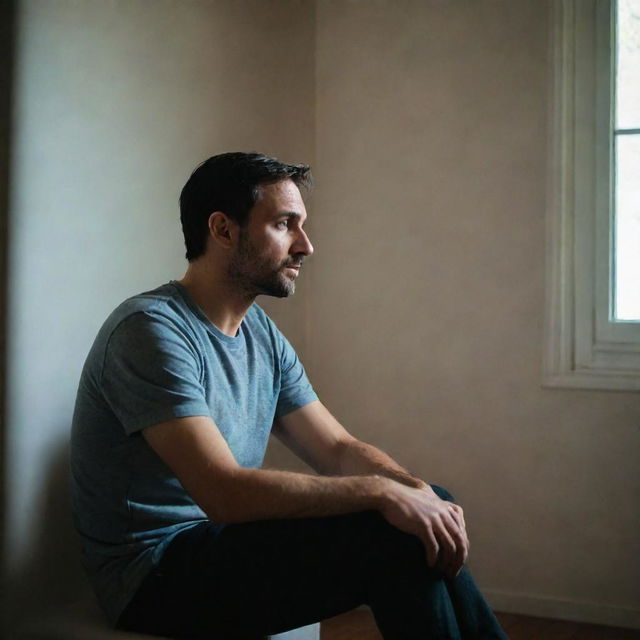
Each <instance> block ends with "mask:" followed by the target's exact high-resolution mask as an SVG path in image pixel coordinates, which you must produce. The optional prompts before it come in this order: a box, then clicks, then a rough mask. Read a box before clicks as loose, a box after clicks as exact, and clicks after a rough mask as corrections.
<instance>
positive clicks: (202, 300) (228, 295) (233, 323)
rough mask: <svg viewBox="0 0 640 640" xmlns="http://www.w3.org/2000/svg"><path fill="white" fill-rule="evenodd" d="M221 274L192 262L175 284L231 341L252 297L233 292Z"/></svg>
mask: <svg viewBox="0 0 640 640" xmlns="http://www.w3.org/2000/svg"><path fill="white" fill-rule="evenodd" d="M221 273H222V270H220V269H216V268H213V267H212V265H209V264H207V263H205V262H204V261H203V262H197V263H195V262H192V263H190V264H189V267H188V269H187V272H186V274H185V275H184V277H183V278H182V280H178V282H179V283H180V284H181V285H182V286H183V287H185V288H186V289H187V291H188V292H189V295H190V296H191V297H192V298H193V300H194V302H195V303H196V304H197V305H198V306H199V307H200V308H201V309H202V311H203V312H204V314H205V315H206V316H207V318H209V320H210V321H211V322H212V323H213V324H214V325H215V326H216V327H217V328H218V329H220V331H222V333H224V334H226V335H228V336H231V337H235V336H236V335H237V333H238V329H239V328H240V325H241V324H242V320H243V319H244V316H245V314H246V313H247V310H248V309H249V307H250V306H251V305H252V304H253V301H254V300H255V298H256V297H255V296H248V295H246V294H243V293H242V292H239V291H238V290H237V288H235V289H234V288H233V287H232V286H231V283H230V282H229V281H228V280H227V279H226V278H224V277H222V276H221Z"/></svg>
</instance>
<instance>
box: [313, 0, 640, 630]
mask: <svg viewBox="0 0 640 640" xmlns="http://www.w3.org/2000/svg"><path fill="white" fill-rule="evenodd" d="M317 6H318V9H317V48H316V69H317V85H316V91H317V101H316V110H317V120H316V156H317V165H316V176H317V187H316V194H315V202H316V207H315V211H314V216H315V220H314V221H313V223H312V224H313V227H312V232H313V236H312V240H313V241H314V242H315V245H316V256H315V257H314V259H313V274H312V276H313V282H312V284H311V290H312V292H313V295H312V297H311V298H310V303H309V304H310V307H309V314H310V315H309V322H310V323H311V335H312V336H313V340H312V341H311V342H310V348H311V353H310V354H309V356H310V360H309V369H310V372H311V374H312V375H313V379H314V382H315V384H316V386H317V388H318V391H319V392H320V394H321V396H322V398H323V399H324V400H325V401H326V403H327V404H328V405H329V406H330V407H331V408H332V409H333V410H334V411H335V413H336V414H337V416H338V417H339V418H340V419H341V420H342V421H343V422H344V424H346V425H348V426H349V427H350V428H352V430H353V431H354V432H355V433H356V434H357V435H359V436H361V437H363V438H365V439H369V440H371V441H373V442H374V443H376V444H378V445H380V446H381V447H383V448H384V449H386V450H387V451H388V452H390V453H392V454H393V455H394V456H396V457H397V458H398V459H399V460H400V461H402V462H403V463H404V464H405V465H407V466H408V467H409V468H410V469H412V470H414V471H415V472H416V473H418V474H420V475H421V476H423V477H425V478H427V479H429V480H431V481H435V482H437V483H442V484H444V485H445V486H447V487H448V488H449V489H450V490H451V491H452V492H453V493H454V494H455V495H456V496H457V497H458V498H459V500H460V501H461V502H462V503H463V504H464V505H465V507H466V513H467V518H468V522H469V529H470V532H471V536H472V545H473V549H472V559H471V565H472V567H473V569H474V570H475V572H476V574H477V577H478V579H479V582H480V583H481V585H482V586H483V587H484V588H485V590H487V592H488V593H489V595H490V597H491V600H492V602H494V603H495V604H496V605H498V606H500V607H501V608H503V609H505V608H511V609H514V610H520V611H524V612H527V611H528V612H530V613H542V614H546V615H560V616H563V617H572V616H574V617H582V618H583V619H592V620H595V621H600V622H606V621H611V622H616V623H620V624H623V623H626V624H635V625H637V626H639V627H640V561H639V558H640V536H638V531H639V530H640V474H639V473H638V469H639V467H640V455H639V454H640V450H639V449H640V440H639V435H640V433H639V427H640V399H639V398H638V395H637V394H630V393H612V392H593V391H584V392H582V391H565V390H549V389H542V388H541V358H542V350H543V343H542V335H543V311H544V260H545V243H544V240H545V226H544V225H545V179H546V171H547V161H548V160H547V159H548V148H547V143H546V126H547V121H546V110H547V95H548V88H549V82H550V77H549V70H548V61H547V55H548V53H547V29H548V23H547V20H548V17H549V16H548V11H547V10H548V5H547V3H544V2H539V1H538V0H517V1H514V0H500V1H496V0H491V1H490V0H474V1H473V2H462V1H453V2H438V1H435V0H434V1H430V2H425V1H424V0H415V1H407V0H398V1H395V2H364V1H361V2H345V1H342V0H324V1H322V2H319V3H318V5H317Z"/></svg>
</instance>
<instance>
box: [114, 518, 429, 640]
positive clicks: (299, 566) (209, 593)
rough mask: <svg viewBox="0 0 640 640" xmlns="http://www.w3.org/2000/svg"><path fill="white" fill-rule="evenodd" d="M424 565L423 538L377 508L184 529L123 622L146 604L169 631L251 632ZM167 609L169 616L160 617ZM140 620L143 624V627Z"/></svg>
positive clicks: (339, 608)
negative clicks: (398, 526) (401, 527)
mask: <svg viewBox="0 0 640 640" xmlns="http://www.w3.org/2000/svg"><path fill="white" fill-rule="evenodd" d="M417 566H424V567H426V564H425V562H424V549H423V548H422V543H421V542H420V541H419V540H418V539H417V538H415V537H414V536H410V535H408V534H404V533H402V532H401V531H399V530H398V529H396V528H395V527H392V526H391V525H389V524H388V523H387V522H386V521H385V520H384V519H383V518H382V516H380V514H378V513H377V512H373V511H365V512H361V513H353V514H347V515H342V516H331V517H325V518H306V519H288V520H287V519H284V520H265V521H258V522H250V523H242V524H232V525H226V526H224V527H223V528H222V529H219V528H217V527H216V526H215V525H211V524H209V523H203V524H202V525H198V526H196V527H194V528H192V529H190V530H188V531H186V532H183V533H182V534H180V535H179V536H178V537H177V538H176V539H175V540H174V542H173V543H172V544H171V545H170V547H169V548H168V550H167V552H166V553H165V556H164V557H163V560H162V562H161V564H160V566H159V567H158V569H157V571H155V572H154V574H153V575H152V576H150V577H149V579H148V580H147V582H146V583H145V585H143V588H142V589H141V592H140V593H139V594H138V596H137V597H136V599H135V600H134V603H133V604H132V606H131V607H130V608H129V610H128V612H127V614H126V615H125V618H124V620H123V622H124V623H125V626H128V627H129V628H132V626H131V624H130V622H131V619H132V618H136V617H138V618H141V617H142V616H143V615H144V613H143V612H144V611H146V610H147V609H148V608H149V607H152V608H153V610H154V611H155V612H161V615H160V618H157V617H156V618H154V622H153V624H156V625H157V626H156V627H155V628H151V629H149V628H148V624H149V623H151V621H145V623H144V624H145V625H146V626H147V630H148V631H151V632H155V633H164V634H167V635H174V636H178V635H182V636H183V637H197V635H198V634H199V633H201V634H210V635H214V636H215V635H216V634H218V635H219V636H220V637H224V638H233V637H238V638H242V637H244V638H248V637H253V636H259V635H260V634H265V633H277V632H280V631H284V630H287V629H291V628H295V627H299V626H304V625H306V624H310V623H312V622H315V621H318V620H321V619H324V618H328V617H331V616H334V615H337V614H339V613H342V612H344V611H348V610H349V609H353V608H354V607H357V606H359V605H360V604H363V603H366V602H368V601H369V599H370V590H371V589H372V588H375V584H376V583H378V582H380V581H388V580H390V579H392V577H390V575H389V574H390V572H391V573H395V574H397V575H398V577H399V576H400V575H404V576H406V574H407V572H411V571H413V570H415V568H416V567H417ZM161 618H163V619H161ZM137 630H142V629H137Z"/></svg>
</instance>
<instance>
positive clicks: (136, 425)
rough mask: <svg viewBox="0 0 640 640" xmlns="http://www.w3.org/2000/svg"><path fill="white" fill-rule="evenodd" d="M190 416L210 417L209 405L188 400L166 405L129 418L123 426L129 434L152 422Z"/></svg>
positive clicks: (151, 424) (157, 422)
mask: <svg viewBox="0 0 640 640" xmlns="http://www.w3.org/2000/svg"><path fill="white" fill-rule="evenodd" d="M192 416H206V417H208V418H210V417H211V413H210V411H209V407H207V406H206V405H203V404H201V403H198V402H189V403H186V404H182V405H179V406H176V407H168V408H165V409H163V410H162V411H156V412H154V413H147V414H144V415H141V416H136V418H135V419H133V420H129V421H128V422H127V424H125V425H123V426H124V431H125V433H126V434H127V435H129V436H130V435H133V434H134V433H136V432H138V431H142V429H146V428H147V427H151V426H153V425H154V424H160V423H161V422H167V420H174V419H175V418H189V417H192Z"/></svg>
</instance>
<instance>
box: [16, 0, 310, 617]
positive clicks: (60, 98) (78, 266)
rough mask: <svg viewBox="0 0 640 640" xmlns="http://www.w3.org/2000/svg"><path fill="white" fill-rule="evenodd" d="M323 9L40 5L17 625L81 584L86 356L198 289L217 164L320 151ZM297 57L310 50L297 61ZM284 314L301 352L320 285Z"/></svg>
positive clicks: (24, 36)
mask: <svg viewBox="0 0 640 640" xmlns="http://www.w3.org/2000/svg"><path fill="white" fill-rule="evenodd" d="M313 15H314V14H313V7H312V6H311V5H308V4H305V3H300V2H298V3H282V2H278V1H266V2H265V1H264V0H241V1H225V0H221V1H194V2H187V3H185V2H177V1H175V0H138V1H134V2H131V1H129V0H110V1H109V2H103V1H102V0H82V1H80V2H78V1H75V0H57V1H56V2H48V1H41V0H24V1H22V2H20V3H18V6H17V25H16V40H17V43H16V54H15V58H16V79H15V105H14V118H13V120H14V123H13V136H14V145H13V148H12V154H11V168H12V185H11V209H10V230H9V247H10V263H9V283H8V286H9V320H8V322H9V327H8V331H9V336H10V338H9V348H8V353H7V359H8V362H7V366H8V379H9V388H8V394H7V405H8V407H7V420H6V425H7V433H6V465H5V474H6V488H7V505H6V531H5V534H6V535H5V537H6V539H5V549H4V556H5V558H6V567H5V571H6V576H5V578H6V580H5V586H6V588H5V594H6V595H7V602H6V603H5V605H6V612H7V617H8V618H9V619H13V618H20V617H24V616H25V615H28V616H31V615H32V611H33V608H34V607H37V608H42V607H44V606H50V605H52V604H56V603H57V602H59V601H63V600H68V599H69V598H71V597H72V596H73V594H74V593H75V592H76V591H77V590H79V589H81V588H82V585H83V584H84V579H83V577H82V576H81V572H80V568H79V560H78V551H77V541H76V540H75V538H74V537H73V536H74V534H73V533H72V527H71V521H70V516H69V509H68V504H67V488H66V487H67V464H66V458H67V444H68V430H69V426H70V419H71V415H72V409H73V402H74V398H75V390H76V386H77V383H78V378H79V375H80V370H81V366H82V363H83V361H84V358H85V355H86V353H87V351H88V349H89V347H90V345H91V342H92V341H93V339H94V337H95V334H96V332H97V330H98V328H99V326H100V324H101V323H102V322H103V321H104V319H105V318H106V316H107V315H108V313H109V312H110V311H111V310H112V309H113V307H115V306H116V305H117V304H118V303H119V302H121V301H122V300H123V299H124V298H125V297H127V296H129V295H132V294H134V293H137V292H139V291H143V290H146V289H150V288H153V287H155V286H157V285H159V284H161V283H163V282H166V281H167V280H169V279H172V278H180V277H182V275H183V273H184V270H185V268H186V261H185V260H184V258H183V255H184V248H183V244H182V235H181V231H180V225H179V220H178V203H177V199H178V195H179V192H180V189H181V188H182V185H183V184H184V182H185V181H186V179H187V178H188V175H189V172H190V171H191V170H192V169H193V168H195V166H196V164H197V163H199V162H200V161H202V160H204V159H205V158H207V157H209V156H210V155H213V154H215V153H220V152H222V151H229V150H247V151H250V150H260V151H263V152H265V153H268V154H272V155H276V156H278V157H281V158H283V159H288V160H292V161H298V160H300V159H307V160H308V161H310V160H311V159H312V158H311V156H312V155H313V95H314V87H313V75H309V74H308V69H309V68H313V49H312V43H313ZM292 51H295V52H296V54H295V55H291V52H292ZM300 289H301V291H300V292H299V295H298V296H297V297H295V298H293V299H292V300H291V301H289V303H288V304H287V308H286V312H283V311H282V309H281V308H280V307H278V305H277V304H271V305H270V310H271V312H272V314H273V315H274V317H276V320H277V321H278V320H281V324H282V326H283V328H284V329H285V331H287V333H288V334H290V335H291V337H292V340H293V341H294V342H295V343H297V344H298V345H299V346H300V347H301V346H302V345H300V340H301V335H302V332H301V330H298V327H302V326H303V324H304V323H303V321H302V313H303V310H304V299H305V298H304V285H301V287H300Z"/></svg>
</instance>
